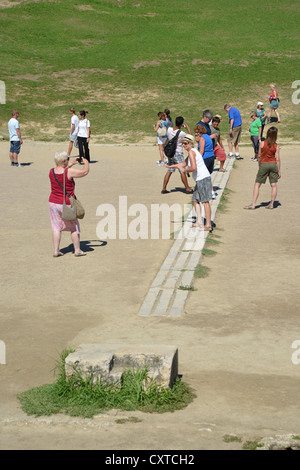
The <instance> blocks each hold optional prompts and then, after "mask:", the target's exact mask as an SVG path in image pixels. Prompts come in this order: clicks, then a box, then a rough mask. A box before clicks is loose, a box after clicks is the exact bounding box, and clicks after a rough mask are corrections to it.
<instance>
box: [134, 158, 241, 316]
mask: <svg viewBox="0 0 300 470" xmlns="http://www.w3.org/2000/svg"><path fill="white" fill-rule="evenodd" d="M234 161H235V158H228V159H227V160H226V162H225V165H224V169H226V170H227V171H226V172H220V171H217V172H214V173H213V186H214V187H215V188H216V193H217V197H216V199H214V200H213V201H212V202H211V218H212V220H214V218H215V215H216V212H217V208H218V205H219V203H220V199H221V196H222V194H223V191H224V189H225V187H226V184H227V181H228V179H229V176H230V173H231V170H232V166H233V163H234ZM193 214H194V209H193V207H191V210H190V212H189V213H188V215H187V217H186V219H185V222H184V224H183V226H182V228H181V230H180V231H179V233H178V234H177V235H176V239H175V240H174V243H173V245H172V247H171V249H170V251H169V253H168V255H167V257H166V259H165V260H164V262H163V264H162V266H161V268H160V270H159V271H158V273H157V275H156V277H155V279H154V280H153V282H152V285H151V287H150V289H149V291H148V293H147V295H146V297H145V299H144V301H143V304H142V306H141V308H140V311H139V315H140V316H150V315H152V316H167V317H180V316H181V315H182V313H183V310H184V306H185V303H186V300H187V297H188V293H189V290H190V288H191V286H192V283H193V279H194V271H195V268H196V266H197V265H198V264H199V263H200V260H201V255H202V249H203V248H204V246H205V242H206V238H207V236H208V232H204V231H199V230H197V229H195V228H193V227H191V222H192V217H193ZM179 287H181V289H179Z"/></svg>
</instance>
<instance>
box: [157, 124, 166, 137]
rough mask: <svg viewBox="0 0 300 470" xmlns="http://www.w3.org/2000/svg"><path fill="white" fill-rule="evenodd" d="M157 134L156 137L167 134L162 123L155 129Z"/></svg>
mask: <svg viewBox="0 0 300 470" xmlns="http://www.w3.org/2000/svg"><path fill="white" fill-rule="evenodd" d="M157 135H158V137H165V136H166V135H167V129H166V128H165V126H164V125H163V124H162V126H161V127H159V128H158V129H157Z"/></svg>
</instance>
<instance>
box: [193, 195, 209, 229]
mask: <svg viewBox="0 0 300 470" xmlns="http://www.w3.org/2000/svg"><path fill="white" fill-rule="evenodd" d="M201 204H203V208H204V214H205V219H206V224H205V226H203V223H202V214H201V207H200V203H199V202H198V201H193V205H194V208H195V211H196V215H197V222H196V223H194V224H192V225H193V227H199V228H200V229H204V230H211V208H210V203H209V201H207V202H202V203H201Z"/></svg>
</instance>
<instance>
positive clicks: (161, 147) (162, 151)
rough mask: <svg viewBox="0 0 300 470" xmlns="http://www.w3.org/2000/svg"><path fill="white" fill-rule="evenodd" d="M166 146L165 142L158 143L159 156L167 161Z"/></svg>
mask: <svg viewBox="0 0 300 470" xmlns="http://www.w3.org/2000/svg"><path fill="white" fill-rule="evenodd" d="M164 148H165V146H164V144H158V150H159V156H160V160H161V161H162V162H164V161H165V154H164Z"/></svg>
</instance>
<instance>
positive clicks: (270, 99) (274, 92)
mask: <svg viewBox="0 0 300 470" xmlns="http://www.w3.org/2000/svg"><path fill="white" fill-rule="evenodd" d="M277 99H278V93H277V90H275V89H274V90H273V91H272V93H271V94H270V97H269V101H272V100H277Z"/></svg>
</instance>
